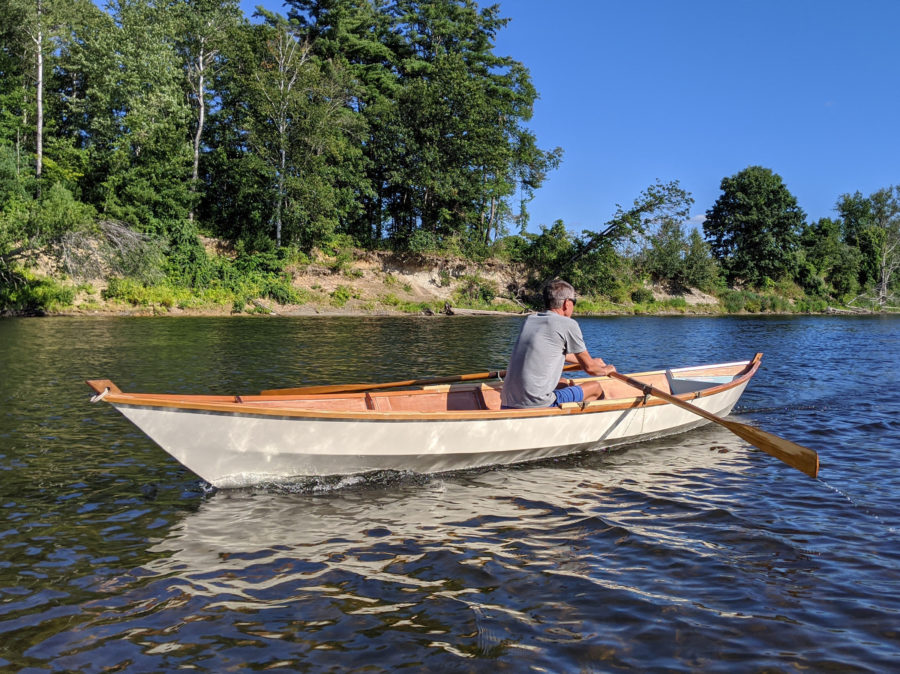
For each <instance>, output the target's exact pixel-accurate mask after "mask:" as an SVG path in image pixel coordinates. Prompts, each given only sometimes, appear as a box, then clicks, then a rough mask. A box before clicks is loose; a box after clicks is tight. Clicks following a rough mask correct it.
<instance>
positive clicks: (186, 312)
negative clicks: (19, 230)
mask: <svg viewBox="0 0 900 674" xmlns="http://www.w3.org/2000/svg"><path fill="white" fill-rule="evenodd" d="M531 313H534V312H531V311H522V312H510V311H504V310H499V309H498V310H496V311H494V310H490V309H468V308H465V307H450V308H449V311H440V312H437V311H429V312H425V311H418V312H408V311H400V310H391V309H364V308H354V307H350V308H348V307H321V306H319V307H317V306H309V305H298V306H290V307H277V308H271V309H269V308H267V310H265V311H257V312H250V313H248V312H235V311H233V310H231V309H229V308H227V307H224V306H222V307H208V308H191V309H181V308H177V307H175V308H166V307H158V306H151V307H134V308H130V309H129V308H108V309H91V310H78V309H75V310H64V311H50V312H0V320H2V319H4V318H172V319H177V318H301V317H302V318H317V317H318V318H370V317H376V318H385V317H393V318H400V317H410V318H459V317H472V316H488V317H504V318H515V317H517V316H519V317H524V316H528V315H529V314H531ZM891 315H900V312H898V311H891V310H886V311H872V310H868V309H860V310H853V311H851V310H846V309H837V308H834V307H828V308H827V309H826V310H825V311H819V312H809V311H745V310H742V311H738V312H728V311H726V310H725V309H724V308H722V307H718V308H717V309H712V308H711V309H709V310H702V309H698V308H696V307H692V308H691V310H689V311H676V310H672V309H671V308H668V309H662V308H661V309H660V310H659V311H646V310H643V309H642V310H638V311H628V310H626V309H623V310H622V311H609V312H584V313H576V314H574V317H575V318H576V319H577V318H611V317H642V316H654V317H661V316H667V317H683V318H703V317H712V316H891Z"/></svg>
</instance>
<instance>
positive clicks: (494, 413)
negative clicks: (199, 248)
mask: <svg viewBox="0 0 900 674" xmlns="http://www.w3.org/2000/svg"><path fill="white" fill-rule="evenodd" d="M761 357H762V354H760V353H758V354H756V356H755V357H754V358H753V359H752V360H750V361H749V362H747V364H746V366H745V368H744V370H743V371H742V372H740V373H739V375H738V376H737V377H735V379H733V380H732V381H730V382H727V383H724V384H718V385H716V386H712V387H710V388H707V389H703V390H702V391H697V392H691V393H683V394H679V395H677V396H676V397H677V398H679V399H681V400H685V401H690V400H693V399H695V398H705V397H709V396H713V395H717V394H719V393H721V392H723V391H726V390H728V389H731V388H734V387H736V386H739V385H741V384H742V383H744V382H746V381H747V380H749V379H750V378H751V377H752V376H753V375H754V374H755V373H756V371H757V369H758V368H759V364H760V359H761ZM703 367H704V366H698V367H694V368H686V369H685V368H682V371H696V370H702V369H703ZM662 374H665V370H653V371H649V372H640V373H636V374H633V375H632V376H633V377H635V378H640V377H648V376H654V375H662ZM588 380H601V381H602V380H609V377H585V378H582V379H579V380H577V381H588ZM88 385H89V386H91V388H93V389H94V390H95V391H96V392H97V393H103V392H104V391H105V390H107V389H109V392H108V393H107V394H106V395H105V396H104V398H103V399H104V400H105V401H107V402H109V403H111V404H115V405H125V406H129V407H142V408H167V409H176V410H178V409H181V410H185V411H197V412H208V413H215V414H227V415H235V416H247V417H255V416H261V417H283V418H307V419H354V420H360V421H365V420H369V421H432V420H443V421H469V420H486V419H509V418H531V417H545V416H550V417H553V416H568V415H577V414H595V413H598V412H611V411H619V410H625V409H632V408H639V407H657V406H660V405H668V404H670V403H668V402H666V401H665V400H662V399H659V398H655V397H653V396H652V395H651V396H646V397H645V396H643V395H638V396H635V397H628V398H611V399H604V400H598V401H594V402H591V403H587V404H584V405H582V404H579V403H570V404H566V405H564V406H563V407H561V408H560V407H556V408H546V407H544V408H537V409H517V410H454V411H434V412H414V411H379V410H373V409H367V410H364V411H363V410H359V411H356V410H347V411H342V410H321V409H320V410H316V409H302V408H294V407H285V406H273V407H261V406H260V407H257V406H255V405H253V403H254V402H281V403H287V402H292V403H296V402H302V401H304V400H310V401H314V400H323V399H330V398H334V397H336V396H335V395H334V394H319V395H309V396H297V397H294V398H290V399H289V400H285V398H284V397H283V396H263V395H249V396H205V395H198V396H194V395H190V396H183V395H177V394H158V393H157V394H138V393H124V392H122V391H121V390H120V389H119V388H118V387H117V386H116V385H115V384H113V383H112V382H111V381H109V380H91V381H89V382H88ZM490 386H491V385H489V384H462V385H453V384H449V385H443V386H440V387H430V388H428V389H427V391H422V390H414V391H408V390H407V391H385V392H380V393H378V396H379V397H382V396H383V397H387V398H389V397H394V396H404V395H406V396H408V395H410V394H413V395H415V394H417V393H419V392H427V393H439V392H442V390H446V391H454V392H459V391H466V390H473V391H474V390H483V387H488V388H490ZM366 395H367V394H366V393H347V394H340V395H339V397H340V398H345V399H348V400H353V399H361V398H362V399H364V398H365V397H366Z"/></svg>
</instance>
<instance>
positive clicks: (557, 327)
mask: <svg viewBox="0 0 900 674" xmlns="http://www.w3.org/2000/svg"><path fill="white" fill-rule="evenodd" d="M586 348H587V347H585V345H584V337H583V336H582V335H581V328H580V327H579V326H578V323H577V322H575V321H574V320H573V319H571V318H567V317H565V316H562V315H560V314H557V313H555V312H552V311H548V312H545V313H540V314H533V315H531V316H529V317H528V318H526V319H525V323H524V324H523V325H522V330H521V331H520V332H519V338H518V339H517V340H516V345H515V346H514V347H513V351H512V356H510V359H509V367H508V368H507V370H506V378H505V380H504V382H503V392H502V395H501V403H502V404H503V405H504V406H506V407H548V406H550V405H552V404H553V402H554V401H555V400H556V396H554V395H553V390H554V389H555V388H556V386H557V384H559V378H560V375H561V374H562V369H563V365H565V361H566V354H568V353H581V352H582V351H585V350H586Z"/></svg>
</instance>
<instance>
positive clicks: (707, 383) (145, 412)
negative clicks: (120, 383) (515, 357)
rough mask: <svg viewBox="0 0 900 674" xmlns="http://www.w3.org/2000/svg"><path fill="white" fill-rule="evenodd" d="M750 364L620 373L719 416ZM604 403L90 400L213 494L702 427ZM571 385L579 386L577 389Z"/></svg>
mask: <svg viewBox="0 0 900 674" xmlns="http://www.w3.org/2000/svg"><path fill="white" fill-rule="evenodd" d="M761 358H762V354H756V356H755V357H754V358H753V359H752V360H748V361H740V362H734V363H720V364H716V365H703V366H696V367H685V368H678V369H670V370H658V371H653V372H642V373H637V374H633V375H631V376H632V377H633V378H635V379H637V380H639V381H641V382H644V383H646V384H649V385H651V386H653V387H655V388H657V389H660V390H662V391H663V392H665V393H670V394H672V395H674V396H676V397H678V398H679V399H681V400H684V401H690V403H691V404H693V405H695V406H697V407H699V408H701V409H702V410H706V411H707V412H712V413H713V414H715V415H720V416H722V415H726V414H728V413H729V412H730V411H731V409H732V408H733V407H734V405H735V404H736V403H737V401H738V399H739V398H740V396H741V394H742V393H743V391H744V389H745V388H746V386H747V384H748V382H749V381H750V379H751V378H752V377H753V375H754V374H755V373H756V371H757V370H758V368H759V364H760V359H761ZM584 379H598V380H600V381H601V382H602V386H603V389H604V398H603V399H601V400H598V401H595V402H591V403H586V404H583V403H568V404H564V405H563V406H562V407H560V408H541V409H527V410H505V409H504V410H501V409H500V391H501V389H502V386H503V383H502V381H489V382H479V383H463V384H451V385H439V386H425V387H421V388H417V389H415V390H401V391H384V390H382V391H377V390H370V391H366V392H359V393H329V394H317V395H292V394H289V395H285V394H278V393H277V392H267V393H266V394H265V395H229V396H211V395H167V394H144V393H125V392H123V391H121V390H120V389H119V388H118V387H117V386H116V385H115V384H113V383H112V382H111V381H109V380H106V379H98V380H91V381H88V382H87V383H88V385H89V386H90V387H91V388H93V389H94V391H95V392H96V393H97V395H95V396H94V397H93V398H92V400H94V401H99V400H105V401H106V402H108V403H110V404H111V405H113V407H115V408H116V409H117V410H118V411H119V412H121V413H122V414H123V415H125V417H126V418H128V419H129V420H130V421H131V422H132V423H134V424H135V425H136V426H137V427H138V428H140V429H141V430H142V431H143V432H144V433H146V434H147V435H148V436H149V437H150V438H151V439H152V440H153V441H154V442H156V443H157V444H158V445H159V446H160V447H162V448H163V449H164V450H166V451H167V452H168V453H169V454H171V455H172V456H173V457H175V458H176V459H177V460H178V461H180V462H181V463H182V464H183V465H185V466H186V467H187V468H189V469H190V470H192V471H194V472H195V473H196V474H197V475H199V476H200V477H201V478H203V479H204V480H206V481H208V482H209V483H211V484H212V485H214V486H216V487H242V486H251V485H254V484H260V483H268V482H284V481H287V480H290V479H291V478H298V477H306V476H324V475H348V474H353V473H365V472H369V471H376V470H385V469H391V470H400V471H414V472H419V473H433V472H442V471H449V470H460V469H467V468H475V467H479V466H488V465H493V464H509V463H517V462H521V461H531V460H536V459H545V458H549V457H556V456H562V455H566V454H573V453H576V452H582V451H585V450H595V449H602V448H606V447H611V446H614V445H622V444H627V443H634V442H639V441H642V440H647V439H651V438H657V437H661V436H664V435H671V434H674V433H681V432H683V431H686V430H689V429H691V428H694V427H696V426H699V425H702V424H706V423H709V422H708V421H707V420H706V419H704V418H701V417H699V416H697V415H696V414H694V413H693V412H691V411H689V410H687V409H683V408H681V407H678V406H676V405H673V404H672V403H670V402H667V401H665V400H662V399H659V398H656V397H654V396H652V395H645V394H644V393H643V392H641V391H638V390H637V389H635V388H634V387H632V386H629V385H627V384H626V383H623V382H622V381H618V380H614V379H610V378H607V377H586V378H583V380H584ZM576 381H579V380H578V379H576Z"/></svg>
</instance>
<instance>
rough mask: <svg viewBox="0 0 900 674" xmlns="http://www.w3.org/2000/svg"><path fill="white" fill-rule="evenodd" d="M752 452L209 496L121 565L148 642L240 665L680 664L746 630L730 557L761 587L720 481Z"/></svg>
mask: <svg viewBox="0 0 900 674" xmlns="http://www.w3.org/2000/svg"><path fill="white" fill-rule="evenodd" d="M770 465H771V464H770V463H769V462H768V460H767V458H765V457H764V456H762V455H757V454H756V453H754V452H752V451H749V450H748V449H747V447H745V446H744V445H743V444H742V443H741V442H740V441H739V440H736V439H734V438H733V437H732V436H731V435H730V434H729V433H728V432H727V431H725V430H724V429H722V428H719V427H714V426H708V427H704V428H702V429H697V430H695V431H692V432H690V433H687V434H684V435H681V436H676V437H672V438H667V439H665V440H658V441H654V442H649V443H642V444H640V445H635V446H633V447H630V448H624V449H619V450H616V451H611V452H608V453H601V454H598V453H587V454H584V455H579V456H575V457H568V458H566V459H559V460H556V461H547V462H543V463H539V464H530V465H525V466H517V467H504V468H495V469H490V470H481V471H468V472H463V473H457V474H450V475H446V474H445V475H438V476H431V477H426V476H414V475H397V474H387V475H385V474H382V475H371V476H366V477H365V478H360V477H348V478H343V479H339V480H337V481H335V482H326V481H321V480H320V481H313V482H306V483H300V484H293V485H283V486H281V487H279V488H274V487H273V488H266V489H259V488H255V489H252V490H250V489H245V490H233V491H228V490H222V491H219V492H217V493H215V494H214V495H212V496H211V498H209V500H208V501H207V502H205V503H203V504H202V505H201V507H200V509H199V510H198V511H197V512H195V513H193V514H190V515H188V516H187V517H185V518H184V519H183V520H182V521H181V522H180V523H178V524H177V525H175V527H174V528H172V529H170V532H169V535H168V536H167V537H166V538H165V539H163V540H161V541H159V542H158V543H156V544H155V546H154V547H153V549H152V550H151V552H152V553H153V554H155V555H157V556H158V557H157V559H156V560H155V561H153V562H150V563H149V564H148V565H146V566H145V567H144V570H143V573H141V574H139V575H140V576H143V577H144V578H145V579H146V581H148V582H149V584H148V585H147V586H146V591H149V592H152V593H153V595H154V596H157V597H159V596H165V597H166V599H165V601H164V603H165V604H167V608H166V609H165V610H164V613H165V614H166V621H167V624H168V625H169V627H167V628H166V630H165V633H164V634H157V635H154V636H153V637H152V639H151V638H147V644H148V645H151V644H152V648H154V649H158V648H169V649H172V653H173V654H175V653H184V654H185V655H186V656H188V657H189V658H190V657H193V656H190V655H189V654H190V653H191V652H193V651H192V650H191V649H195V648H201V647H202V649H203V650H202V651H198V653H199V652H210V651H209V649H210V648H215V649H216V650H215V652H216V653H219V654H221V657H219V656H214V660H215V658H218V660H215V661H211V662H205V661H204V663H205V666H206V665H209V666H213V665H214V666H219V665H221V666H223V667H225V666H228V665H229V664H230V663H231V662H232V660H231V659H230V658H231V657H232V656H233V653H232V649H237V650H239V651H240V655H239V657H240V658H242V659H243V662H244V664H245V665H247V666H249V665H252V666H253V667H255V668H259V669H271V668H278V667H282V668H287V669H292V668H301V669H309V668H314V669H316V668H320V667H321V668H331V669H333V668H334V667H337V666H340V667H342V668H355V667H372V666H375V663H378V664H377V667H380V668H381V670H382V671H387V670H391V671H392V670H393V669H396V668H398V667H404V666H405V667H409V666H413V667H417V668H420V669H429V670H447V669H450V670H454V669H456V668H459V667H460V666H462V667H468V665H464V664H462V662H463V661H462V660H461V658H465V659H470V658H476V659H485V658H486V659H489V660H491V661H494V660H496V659H497V658H501V659H503V660H504V661H505V662H506V663H507V664H508V665H509V666H512V667H514V668H518V667H519V666H520V665H521V666H522V667H524V666H525V662H524V661H522V662H520V660H521V659H522V658H526V659H527V661H528V663H529V665H528V666H531V667H535V668H544V669H546V670H548V671H577V670H579V669H580V668H583V667H584V666H586V665H588V664H590V663H592V662H593V663H596V662H599V661H600V660H605V661H607V662H608V663H611V664H617V665H621V666H628V663H631V664H632V665H634V664H635V663H638V662H643V663H646V662H658V663H659V664H660V666H661V668H668V667H676V668H677V667H678V666H681V665H685V666H686V665H687V663H688V660H685V659H683V658H685V657H689V656H690V657H693V656H692V655H691V654H693V653H696V652H697V650H698V649H702V648H704V647H705V644H706V643H707V641H708V640H709V639H715V640H718V642H719V643H721V644H726V643H729V642H730V639H731V635H732V634H733V632H732V630H733V629H734V622H733V621H737V622H738V623H740V624H741V625H742V626H746V622H747V620H746V619H747V617H748V616H745V615H743V614H741V613H740V611H743V610H745V609H744V608H741V609H738V608H737V607H738V606H744V607H746V606H747V605H748V604H747V588H746V585H743V586H741V587H738V586H737V585H735V584H734V577H735V576H734V573H735V559H741V560H746V561H739V562H738V563H739V564H741V565H746V566H747V568H749V569H750V573H753V574H760V577H761V578H762V579H763V580H762V581H760V586H761V587H763V588H768V587H769V584H768V574H769V573H770V570H769V564H768V562H767V561H763V562H762V563H761V560H760V559H759V557H758V550H759V547H758V543H756V542H754V543H752V544H748V543H745V542H744V541H747V540H749V539H752V537H753V534H752V530H753V528H754V527H755V526H756V525H755V524H754V523H753V522H752V521H749V523H748V519H746V518H745V515H744V512H743V510H742V509H743V507H744V504H743V503H742V501H741V498H740V496H739V495H740V494H741V493H742V487H743V486H744V485H746V484H747V483H748V482H749V483H750V484H753V483H754V481H755V480H758V479H761V478H763V477H764V476H762V475H754V473H755V472H756V471H757V470H762V471H765V470H768V468H767V466H770ZM292 490H294V491H292ZM745 491H746V490H744V492H743V493H745ZM757 540H758V539H757ZM748 545H749V547H751V548H753V549H752V550H741V551H739V552H736V551H735V546H738V547H741V546H748ZM763 545H765V546H767V547H771V546H774V547H775V548H776V549H775V550H774V551H773V552H772V553H771V554H776V555H779V557H780V558H781V559H788V558H792V557H796V555H795V554H794V553H793V552H792V551H791V550H790V549H787V546H785V545H784V544H782V543H781V542H779V541H777V540H776V541H769V540H766V541H765V542H764V543H763ZM769 554H770V553H768V552H767V553H766V559H768V557H769ZM801 563H805V562H802V560H801ZM148 572H149V574H150V575H151V576H153V577H154V578H149V579H148V578H146V574H147V573H148ZM711 582H712V583H719V584H720V585H724V586H726V587H729V588H730V587H731V586H733V585H734V590H733V591H732V590H731V589H729V591H727V592H717V593H716V594H715V596H710V593H709V587H710V585H709V584H710V583H711ZM794 588H795V591H796V585H794ZM760 596H761V597H762V599H763V601H768V599H766V597H768V590H766V591H763V592H762V593H761V595H760ZM750 606H751V607H755V610H757V611H758V612H760V613H766V612H767V611H768V609H767V608H766V606H767V605H766V604H763V605H756V604H754V603H753V602H751V603H750ZM160 618H162V616H160ZM172 621H175V624H173V622H172ZM751 622H754V625H755V623H756V620H755V619H753V620H751ZM700 623H703V624H706V625H708V626H709V627H708V629H705V630H703V631H699V632H698V631H697V630H696V625H697V624H700ZM773 625H774V623H773ZM776 627H777V625H775V627H773V626H772V625H769V624H768V623H766V624H765V625H762V626H760V627H759V629H760V630H762V631H763V632H765V633H766V634H769V633H770V632H769V630H770V629H775V628H776ZM678 635H682V636H678ZM675 637H678V638H675ZM160 642H163V643H160ZM235 644H237V646H235ZM385 644H390V648H387V647H386V646H385ZM226 654H228V658H227V659H223V658H225V655H226ZM173 656H174V655H173ZM234 657H238V656H236V655H235V656H234ZM188 661H190V662H193V661H192V660H190V659H189V660H186V661H185V662H188ZM179 662H180V661H179ZM198 662H199V661H198ZM467 662H472V661H471V660H467ZM181 664H184V663H181ZM482 664H486V663H482ZM590 666H593V665H590ZM377 667H376V668H377ZM467 671H468V670H467Z"/></svg>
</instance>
